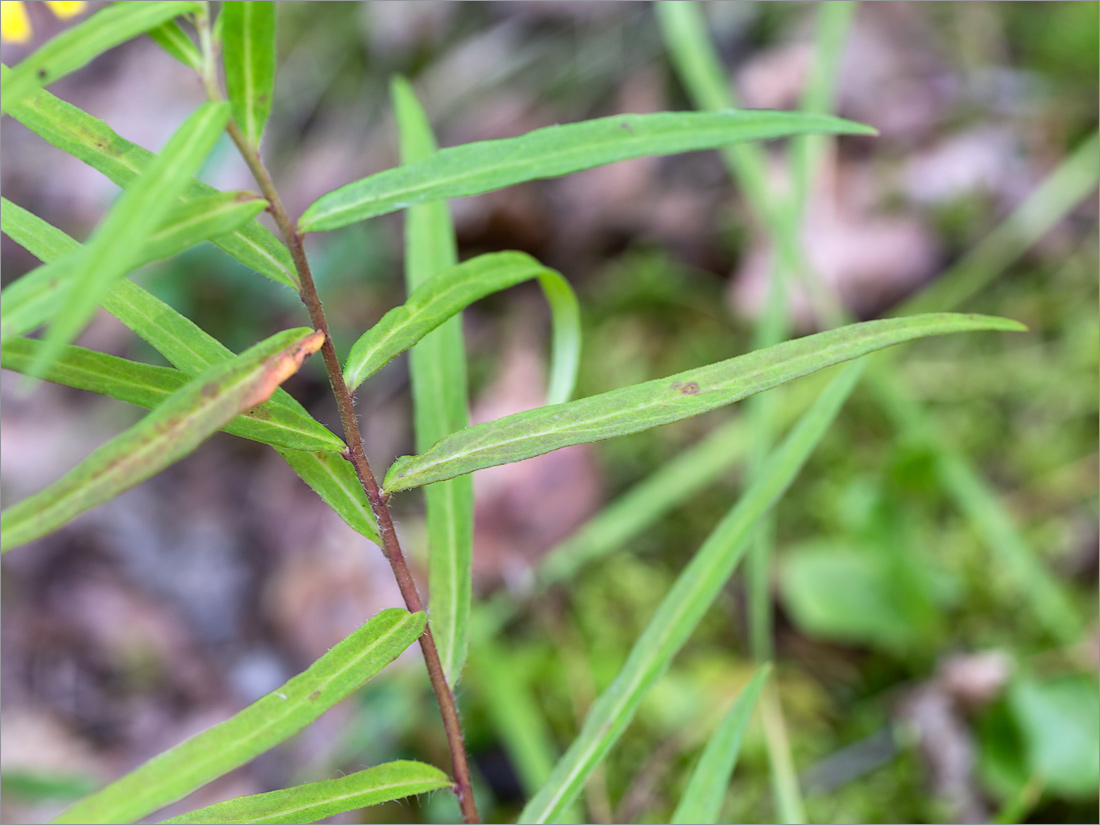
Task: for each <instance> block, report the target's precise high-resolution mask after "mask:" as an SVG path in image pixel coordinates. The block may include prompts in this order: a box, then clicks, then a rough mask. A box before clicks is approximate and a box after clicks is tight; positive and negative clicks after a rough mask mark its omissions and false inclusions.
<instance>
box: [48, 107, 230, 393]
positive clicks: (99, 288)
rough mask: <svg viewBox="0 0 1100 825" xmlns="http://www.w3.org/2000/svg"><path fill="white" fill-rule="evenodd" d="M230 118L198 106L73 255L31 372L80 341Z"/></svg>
mask: <svg viewBox="0 0 1100 825" xmlns="http://www.w3.org/2000/svg"><path fill="white" fill-rule="evenodd" d="M228 120H229V107H228V105H227V104H224V103H205V104H203V105H202V106H200V107H199V108H198V109H197V110H196V111H195V112H194V113H193V114H192V115H191V116H190V117H189V118H188V119H187V120H186V121H185V122H184V124H183V125H182V126H181V127H180V128H179V129H178V130H177V131H176V133H175V134H174V135H172V137H171V138H169V140H168V143H167V144H166V145H165V147H164V151H163V152H161V154H160V155H158V156H157V158H156V160H154V161H153V162H152V163H151V164H149V167H148V168H147V169H146V171H145V174H143V175H142V176H141V179H140V180H138V182H137V183H135V184H134V185H133V187H132V188H130V189H129V190H127V191H126V192H125V193H123V195H122V196H121V197H120V198H119V199H118V200H117V201H116V202H115V204H114V206H113V207H112V208H111V211H110V212H108V213H107V216H106V217H105V218H104V219H103V222H102V223H101V224H100V225H99V227H97V229H96V230H95V232H94V233H93V234H92V237H91V238H90V239H89V241H88V243H87V244H86V245H85V246H84V248H83V249H81V250H80V251H78V252H75V253H73V258H74V262H73V271H72V275H71V276H70V278H71V280H72V286H71V287H70V289H69V291H68V295H67V296H66V298H65V303H64V304H63V306H62V308H61V310H60V311H59V312H58V313H57V315H55V316H54V319H53V322H52V323H51V324H50V328H49V332H48V333H47V334H46V348H45V349H44V350H43V353H42V356H41V361H40V362H39V364H37V365H36V366H35V367H34V368H33V371H35V372H36V371H38V370H39V369H41V368H43V367H45V366H46V365H47V364H48V363H49V361H50V360H51V359H52V358H53V357H54V355H55V354H56V353H57V352H58V350H59V349H60V347H62V346H64V345H65V344H67V343H69V342H70V341H71V340H72V339H73V338H75V337H76V335H77V334H78V333H79V332H80V330H81V329H82V328H83V327H84V325H85V324H86V323H87V322H88V320H89V319H90V318H91V316H92V314H93V313H94V312H95V308H96V307H97V306H98V305H99V302H100V299H101V298H102V297H103V296H104V295H105V294H106V293H107V291H108V290H109V289H110V288H111V286H112V285H113V284H114V282H115V281H116V280H118V279H119V278H121V277H122V276H123V275H125V274H126V273H127V272H129V271H130V270H131V269H133V267H134V264H135V262H136V261H137V260H138V258H139V255H140V254H141V248H142V246H144V245H145V243H146V242H147V241H148V239H149V236H150V235H151V234H152V233H153V232H154V231H155V230H156V228H157V226H158V225H159V224H160V223H161V221H162V220H163V219H164V218H165V217H166V216H167V214H168V211H169V210H170V209H171V208H172V206H173V205H174V202H175V200H176V198H177V197H178V196H179V194H180V193H181V192H182V191H183V189H184V187H185V186H186V185H187V182H188V180H189V179H190V177H191V175H192V174H193V173H194V172H195V171H196V170H197V169H198V167H199V164H200V163H202V161H203V160H204V159H205V158H206V156H207V154H209V152H210V150H211V149H212V148H213V147H214V143H215V141H217V139H218V137H219V136H220V135H221V133H222V130H224V129H225V125H226V123H227V122H228ZM60 264H61V262H60V261H59V262H58V265H60Z"/></svg>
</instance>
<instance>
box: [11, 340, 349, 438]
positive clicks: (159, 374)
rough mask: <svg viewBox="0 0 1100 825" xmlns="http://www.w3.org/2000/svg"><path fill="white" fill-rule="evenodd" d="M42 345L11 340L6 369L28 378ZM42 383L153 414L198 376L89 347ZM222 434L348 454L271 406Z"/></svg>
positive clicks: (67, 354) (320, 430)
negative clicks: (108, 398)
mask: <svg viewBox="0 0 1100 825" xmlns="http://www.w3.org/2000/svg"><path fill="white" fill-rule="evenodd" d="M42 346H43V344H42V342H41V341H37V340H34V339H32V338H13V339H11V340H10V341H5V342H4V346H3V349H2V350H0V366H3V367H4V368H5V369H9V370H12V371H14V372H20V373H24V374H25V373H26V372H27V370H28V369H29V368H30V365H31V363H32V362H33V361H34V358H35V354H36V353H37V352H38V351H39V350H40V349H41V348H42ZM41 378H42V379H43V380H45V381H52V382H53V383H55V384H63V385H65V386H67V387H75V388H76V389H80V390H89V391H90V392H96V393H99V394H100V395H106V396H109V397H111V398H115V399H117V400H119V401H126V402H128V403H130V404H137V405H138V406H140V407H145V408H147V409H153V408H155V407H156V406H158V405H159V404H160V403H161V402H163V401H165V400H167V398H168V397H169V396H170V395H171V394H172V393H173V392H175V391H176V390H178V389H180V388H181V387H183V385H184V384H186V383H187V382H188V381H190V380H191V378H192V376H191V375H188V374H187V373H185V372H181V371H180V370H174V369H171V368H169V367H156V366H153V365H151V364H142V363H139V362H137V361H129V360H127V359H125V358H119V357H117V356H114V355H107V354H106V353H102V352H96V351H94V350H90V349H84V348H83V347H74V346H66V347H64V348H63V349H62V350H61V354H60V356H58V358H57V360H56V361H54V362H53V363H52V364H50V366H49V368H48V369H47V370H46V372H45V373H43V374H42V376H41ZM222 429H224V430H225V431H226V432H228V433H230V434H232V435H236V436H240V437H241V438H248V439H251V440H252V441H259V442H262V443H264V444H270V445H271V446H273V447H276V448H279V447H282V448H286V449H291V450H325V451H329V452H332V451H334V450H341V449H343V442H342V441H340V439H338V438H337V437H336V436H335V435H333V434H332V433H331V432H329V431H328V430H327V429H325V428H324V427H322V426H321V425H320V424H319V423H317V421H315V420H314V419H313V418H311V417H309V416H308V415H306V414H305V413H301V412H298V411H296V410H294V409H292V408H289V407H284V406H282V405H279V404H273V403H271V402H265V403H263V404H260V405H259V406H257V407H254V408H252V409H250V410H247V411H245V412H243V413H241V414H240V415H238V416H237V417H236V418H234V419H232V420H231V421H229V423H227V424H226V425H225V426H224V427H222Z"/></svg>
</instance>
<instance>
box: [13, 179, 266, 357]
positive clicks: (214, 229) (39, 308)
mask: <svg viewBox="0 0 1100 825" xmlns="http://www.w3.org/2000/svg"><path fill="white" fill-rule="evenodd" d="M2 200H3V211H2V213H0V215H2V223H3V232H4V233H5V234H6V235H8V236H9V237H11V238H12V239H14V240H15V241H16V242H17V243H19V244H20V245H22V246H24V247H27V248H28V249H31V246H36V245H37V246H40V247H43V248H49V249H51V251H52V252H56V254H52V255H51V257H49V259H48V260H49V262H50V264H51V265H49V266H44V267H39V268H38V269H36V270H33V271H32V272H28V273H27V274H26V275H24V276H23V277H21V278H19V279H18V280H17V281H15V282H14V283H12V284H10V285H9V286H7V287H5V288H4V291H3V298H4V299H3V302H2V303H0V340H7V339H8V338H11V337H12V336H14V335H22V334H24V333H26V332H30V331H31V330H32V329H35V328H36V327H38V326H40V325H41V324H44V323H46V322H48V321H50V320H51V319H52V318H53V317H54V316H55V314H56V313H57V311H58V309H59V308H60V307H62V306H63V305H64V302H65V300H66V295H67V294H68V291H69V289H70V288H71V286H72V282H73V281H72V276H73V274H74V271H75V269H76V263H77V262H78V261H79V260H80V257H79V256H78V255H76V254H74V253H75V252H76V251H77V250H79V249H80V248H81V246H80V244H78V243H77V242H76V241H74V240H73V239H72V238H69V236H68V235H65V234H64V233H63V232H61V231H60V230H55V233H56V234H57V235H61V236H64V238H65V239H66V242H60V241H59V239H58V238H57V237H56V235H51V236H49V237H46V236H39V235H36V234H35V232H37V231H38V230H36V229H33V228H29V229H28V228H27V227H26V224H27V223H28V222H29V219H28V218H27V216H28V215H29V216H30V217H31V218H34V220H36V221H38V220H40V219H38V218H36V217H35V216H33V215H31V213H29V212H27V211H26V210H24V209H22V208H21V207H18V206H16V205H15V204H13V203H11V202H10V201H8V200H7V199H2ZM266 204H267V201H264V200H259V199H257V198H256V197H254V196H251V195H248V194H247V193H244V192H221V193H218V194H216V195H208V196H203V197H201V198H198V199H196V200H194V201H190V202H188V203H183V204H180V205H179V206H178V207H175V208H173V209H172V210H171V211H170V212H169V213H168V216H167V217H166V218H165V219H164V222H163V223H162V224H161V225H160V227H159V228H158V229H157V230H156V231H155V232H154V233H153V234H152V235H151V236H150V237H149V239H148V240H147V241H146V242H145V244H144V245H143V246H142V248H141V251H140V252H139V254H138V256H137V259H136V260H135V261H134V262H133V264H132V267H133V268H135V269H136V268H137V267H139V266H142V265H144V264H146V263H149V262H151V261H156V260H160V259H161V258H169V257H171V256H173V255H175V254H177V253H178V252H182V251H183V250H185V249H188V248H190V247H192V246H194V245H195V244H197V243H201V242H203V241H206V240H210V239H212V238H217V237H219V236H221V235H224V234H225V233H227V232H232V231H234V230H235V229H237V228H239V227H241V226H243V225H244V224H245V223H247V222H248V221H249V220H251V219H252V218H254V217H255V216H256V215H257V214H258V213H259V212H261V211H262V210H263V209H264V207H265V206H266ZM20 238H25V239H26V242H24V241H23V240H20ZM61 249H64V250H65V251H64V252H62V251H61ZM31 251H32V252H34V250H33V249H31ZM34 254H35V255H36V256H37V257H38V258H40V259H42V260H47V259H46V258H45V257H43V255H39V254H38V253H37V252H34ZM66 255H69V256H70V257H69V259H68V260H67V261H64V262H58V258H62V257H65V256H66Z"/></svg>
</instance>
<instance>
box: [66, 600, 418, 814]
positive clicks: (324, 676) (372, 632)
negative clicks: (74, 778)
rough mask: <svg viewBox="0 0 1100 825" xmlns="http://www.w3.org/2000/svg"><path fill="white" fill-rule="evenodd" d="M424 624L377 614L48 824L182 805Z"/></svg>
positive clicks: (412, 616)
mask: <svg viewBox="0 0 1100 825" xmlns="http://www.w3.org/2000/svg"><path fill="white" fill-rule="evenodd" d="M426 622H427V618H426V617H425V615H424V614H423V613H408V612H407V611H405V610H399V609H397V608H389V609H387V610H383V611H381V612H379V613H378V615H377V616H375V617H374V618H373V619H371V620H370V621H369V622H367V623H366V624H364V625H363V626H362V627H360V628H359V629H358V630H356V631H355V632H354V633H352V634H351V635H350V636H348V637H347V638H346V639H344V640H343V641H341V642H339V643H338V644H337V645H336V646H335V647H333V648H332V650H330V651H329V652H328V653H326V654H325V655H324V656H322V657H321V658H320V659H318V660H317V661H316V662H314V663H313V664H312V665H310V666H309V668H308V669H307V670H305V671H304V672H303V673H300V674H298V675H297V676H295V677H294V678H293V679H291V680H290V681H289V682H287V683H286V684H284V685H283V686H282V687H280V688H279V689H278V690H274V691H272V692H271V693H269V694H267V695H266V696H264V697H263V698H262V699H259V700H258V701H256V702H253V703H252V704H251V705H249V706H248V707H247V708H245V709H244V710H242V711H241V712H240V713H238V714H237V715H235V716H233V717H232V718H230V719H227V720H226V721H225V722H222V723H221V724H219V725H215V726H214V727H212V728H209V729H207V730H205V731H203V732H202V733H200V734H198V735H197V736H193V737H191V738H190V739H188V740H186V741H185V742H181V743H180V744H179V745H177V746H176V747H174V748H172V749H171V750H168V751H165V752H164V753H162V754H160V755H158V756H155V757H153V758H152V759H150V760H149V761H148V762H146V763H145V764H144V765H142V766H141V767H139V768H138V769H137V770H135V771H132V772H131V773H129V774H127V775H126V776H124V777H122V778H121V779H119V780H118V781H116V782H113V783H111V784H110V785H108V786H107V787H106V788H104V789H103V790H101V791H99V792H98V793H95V794H93V795H92V796H90V797H88V798H86V799H83V800H81V801H80V802H78V803H76V804H75V805H73V806H72V807H71V808H69V809H68V810H66V811H65V812H63V813H62V814H61V815H60V816H59V817H57V818H56V819H54V820H53V821H54V822H133V821H134V820H135V819H139V818H141V817H144V816H147V815H148V814H150V813H151V812H153V811H155V810H157V809H158V808H163V807H164V806H165V805H168V804H170V803H172V802H175V801H176V800H177V799H182V798H183V797H184V796H186V795H187V794H189V793H191V792H192V791H194V790H195V789H196V788H201V787H202V786H203V785H205V784H206V783H207V782H210V781H212V780H214V779H217V778H218V777H219V776H222V775H223V774H226V773H228V772H229V771H231V770H233V769H234V768H236V767H239V766H240V765H243V764H244V763H245V762H248V761H249V760H250V759H253V758H255V757H256V756H259V755H260V754H261V753H263V752H264V751H267V750H270V749H271V748H273V747H274V746H275V745H277V744H279V743H280V742H282V741H284V740H286V739H289V738H290V737H291V736H293V735H294V734H296V733H297V732H298V731H300V730H302V728H304V727H306V725H308V724H310V723H311V722H313V720H314V719H316V718H317V717H318V716H320V715H321V714H322V713H324V712H325V711H326V710H328V709H329V708H331V707H332V706H333V705H335V704H336V703H337V702H339V701H340V700H341V699H343V698H344V697H345V696H347V695H348V694H350V693H351V692H352V691H353V690H355V689H356V688H358V687H359V686H360V685H362V684H363V682H365V681H366V680H367V679H369V678H370V677H371V676H373V675H374V674H376V673H377V672H378V671H380V670H381V669H382V668H384V667H385V666H386V665H388V664H389V663H390V662H392V661H393V660H394V659H396V658H397V657H398V655H399V654H400V653H401V651H403V650H404V649H405V648H406V647H408V646H409V645H410V644H412V643H413V642H414V641H416V640H417V638H419V637H420V635H421V634H422V633H423V632H424V625H425V623H426ZM293 821H301V820H297V819H296V820H293Z"/></svg>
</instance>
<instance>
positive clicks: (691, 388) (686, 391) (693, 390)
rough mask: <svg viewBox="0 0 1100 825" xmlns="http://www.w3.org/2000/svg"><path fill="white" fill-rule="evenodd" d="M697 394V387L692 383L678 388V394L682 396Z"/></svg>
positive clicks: (689, 382)
mask: <svg viewBox="0 0 1100 825" xmlns="http://www.w3.org/2000/svg"><path fill="white" fill-rule="evenodd" d="M698 392H699V385H698V384H697V383H695V382H694V381H688V382H687V383H686V384H684V385H683V386H681V387H680V393H681V394H682V395H696V394H698Z"/></svg>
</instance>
